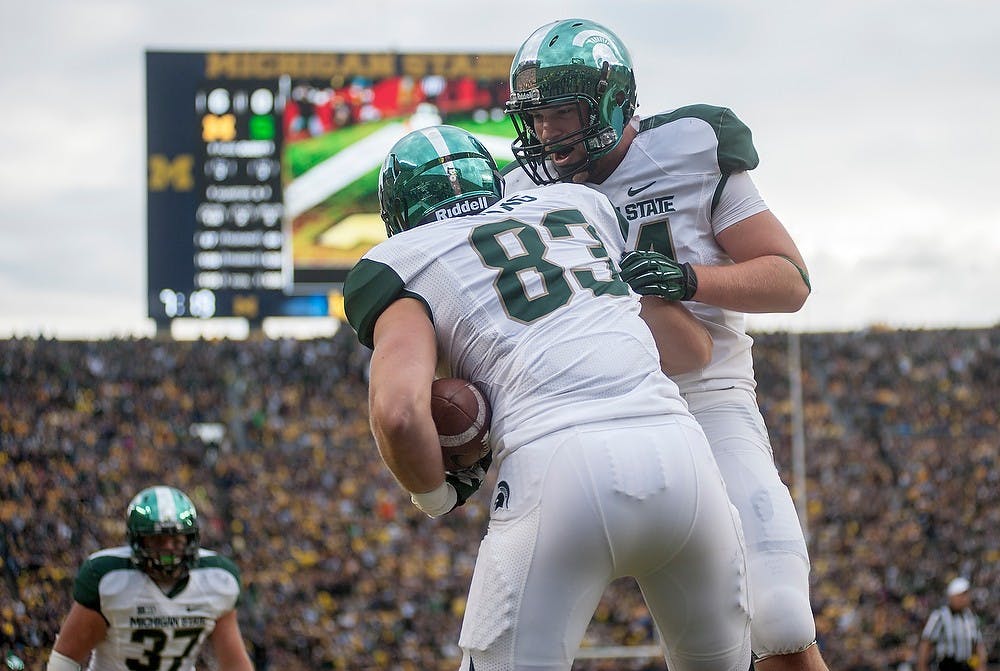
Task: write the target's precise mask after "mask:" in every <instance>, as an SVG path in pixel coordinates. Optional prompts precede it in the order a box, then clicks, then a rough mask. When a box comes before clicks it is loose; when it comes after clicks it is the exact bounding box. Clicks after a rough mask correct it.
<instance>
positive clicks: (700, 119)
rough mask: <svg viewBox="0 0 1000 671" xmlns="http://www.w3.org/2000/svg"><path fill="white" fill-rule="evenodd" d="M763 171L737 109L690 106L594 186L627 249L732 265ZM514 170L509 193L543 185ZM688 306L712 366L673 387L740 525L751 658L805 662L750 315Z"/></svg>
mask: <svg viewBox="0 0 1000 671" xmlns="http://www.w3.org/2000/svg"><path fill="white" fill-rule="evenodd" d="M757 164H758V157H757V152H756V150H755V149H754V146H753V142H752V140H751V134H750V130H749V128H747V126H746V125H744V124H743V122H741V121H740V120H739V119H738V118H737V117H736V116H735V115H734V114H733V113H732V111H730V110H729V109H726V108H722V107H713V106H709V105H691V106H687V107H681V108H679V109H676V110H674V111H671V112H665V113H663V114H658V115H656V116H652V117H649V118H645V119H641V120H640V121H639V122H638V134H637V135H636V136H635V138H634V139H633V141H632V144H631V146H630V147H629V148H628V151H627V153H626V154H625V157H624V159H623V160H622V162H621V164H620V165H619V166H618V167H617V168H616V169H615V171H614V172H613V173H612V174H611V176H609V177H608V178H607V179H605V180H604V182H602V183H601V184H591V183H589V182H588V183H586V186H588V187H590V188H592V189H594V190H596V191H599V192H601V193H603V194H605V195H607V196H608V198H609V199H610V200H611V202H612V203H614V204H615V207H616V208H617V210H618V211H619V213H620V214H621V216H622V217H623V218H624V219H625V221H626V222H627V233H626V235H627V243H626V248H627V249H643V250H649V249H652V250H654V251H658V252H661V253H663V254H666V255H668V256H670V257H672V258H675V259H676V260H678V261H680V262H682V263H685V262H686V263H691V264H693V265H712V266H718V265H728V264H731V263H733V261H732V259H730V258H729V256H728V255H727V254H726V252H725V251H724V250H723V249H722V247H720V246H719V244H718V242H717V241H716V236H717V235H718V234H719V233H721V232H722V231H724V230H725V229H727V228H728V227H730V226H732V225H733V224H736V223H737V222H740V221H742V220H744V219H746V218H747V217H750V216H752V215H754V214H757V213H759V212H762V211H765V210H766V209H767V205H766V204H765V203H764V200H763V199H762V198H761V196H760V194H759V193H758V192H757V189H756V187H755V186H754V184H753V182H752V180H751V178H750V176H749V174H748V173H747V171H748V170H751V169H753V168H755V167H756V166H757ZM511 165H512V166H513V168H511V169H510V170H509V171H508V174H506V175H505V180H506V184H507V187H508V188H509V189H518V188H524V187H525V186H526V185H529V184H531V185H533V184H534V183H533V182H532V181H531V180H530V178H529V177H528V176H527V174H525V173H524V172H523V170H521V169H520V168H518V166H517V165H516V164H511ZM685 305H686V306H687V307H688V309H690V310H691V312H693V313H694V314H695V315H696V316H698V317H699V318H700V319H701V320H702V322H703V323H704V324H705V326H706V328H707V329H708V330H709V333H711V335H712V340H713V351H712V360H711V362H710V363H709V365H708V366H706V367H705V368H702V369H701V370H697V371H694V372H691V373H686V374H683V375H677V376H674V380H675V381H676V382H677V385H678V387H679V388H680V390H681V393H682V394H683V395H684V398H685V400H686V401H687V402H688V406H689V408H690V410H691V412H692V413H693V414H694V416H695V417H696V418H697V419H698V422H699V424H701V426H702V428H703V429H704V430H705V434H706V435H707V436H708V439H709V442H710V443H711V444H712V450H713V452H714V454H715V458H716V460H717V461H718V463H719V468H720V469H721V470H722V474H723V477H724V478H725V480H726V486H727V488H728V490H729V496H730V499H731V500H732V501H733V503H734V505H735V506H736V507H737V509H738V510H739V512H740V516H741V518H742V521H743V530H744V534H745V537H746V542H747V550H748V552H749V558H750V567H751V584H752V586H753V592H752V593H753V599H754V601H753V605H754V619H753V635H752V639H753V646H754V652H755V653H756V654H757V655H758V656H761V657H766V656H771V655H774V654H783V653H789V652H797V651H799V650H802V649H803V648H805V647H806V646H808V645H809V644H811V643H812V642H813V640H814V639H815V635H816V634H815V625H814V620H813V615H812V609H811V605H810V602H809V559H808V552H807V549H806V543H805V538H804V536H803V533H802V529H801V526H800V525H799V521H798V514H797V512H796V509H795V505H794V503H793V501H792V498H791V495H790V493H789V491H788V488H787V487H786V486H785V484H784V483H783V482H782V481H781V477H780V474H779V472H778V470H777V468H776V467H775V464H774V455H773V453H772V450H771V445H770V441H769V438H768V434H767V428H766V426H765V423H764V419H763V417H762V416H761V414H760V410H759V408H758V406H757V402H756V395H755V391H754V390H755V388H756V382H755V380H754V371H753V358H752V354H751V346H752V344H753V339H752V338H751V337H750V336H749V335H747V333H746V327H745V317H744V314H743V313H741V312H737V311H734V310H726V309H723V308H720V307H716V306H713V305H706V304H704V303H698V302H696V301H690V302H687V303H685Z"/></svg>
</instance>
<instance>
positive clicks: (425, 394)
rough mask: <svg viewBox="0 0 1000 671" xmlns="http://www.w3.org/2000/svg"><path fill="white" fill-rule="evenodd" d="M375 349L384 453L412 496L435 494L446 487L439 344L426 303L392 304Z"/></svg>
mask: <svg viewBox="0 0 1000 671" xmlns="http://www.w3.org/2000/svg"><path fill="white" fill-rule="evenodd" d="M374 345H375V347H374V351H373V352H372V358H371V373H370V379H369V386H368V403H369V410H370V415H371V426H372V433H373V434H374V436H375V442H376V444H377V445H378V449H379V453H380V454H381V455H382V459H383V461H385V464H386V466H388V467H389V470H390V471H392V474H393V476H395V478H396V480H397V481H398V482H399V484H400V485H401V486H402V487H403V488H405V489H406V490H407V491H409V492H411V493H414V492H415V493H422V492H430V491H433V490H435V489H436V488H438V487H440V486H441V485H442V483H443V482H444V462H443V460H442V457H441V447H440V444H439V442H438V435H437V429H436V428H435V426H434V420H433V419H432V417H431V382H432V381H433V379H434V369H435V367H436V365H437V342H436V340H435V337H434V326H433V324H432V323H431V320H430V317H428V315H427V311H426V309H425V307H424V305H423V303H421V302H420V301H418V300H416V299H413V298H401V299H399V300H397V301H395V302H393V303H392V304H391V305H389V306H388V307H387V308H386V309H385V310H384V311H383V312H382V314H381V315H379V317H378V320H377V321H376V323H375V330H374Z"/></svg>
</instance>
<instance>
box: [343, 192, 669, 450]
mask: <svg viewBox="0 0 1000 671" xmlns="http://www.w3.org/2000/svg"><path fill="white" fill-rule="evenodd" d="M508 193H510V191H509V190H508ZM621 225H622V223H621V222H620V220H619V218H618V217H617V215H616V213H615V210H614V208H613V207H612V206H611V204H610V202H609V201H608V200H607V198H605V197H604V196H603V195H601V194H599V193H597V192H596V191H594V190H591V189H588V188H587V187H583V186H579V185H572V184H560V185H554V186H551V187H547V188H545V189H537V188H536V189H532V190H529V191H524V192H521V193H517V194H515V195H513V196H510V197H508V198H505V199H504V200H501V201H500V202H498V203H496V204H494V205H493V206H491V207H489V208H488V209H487V210H485V211H483V212H481V213H479V214H477V215H473V216H465V217H456V218H452V219H445V220H442V221H438V222H434V223H429V224H424V225H422V226H419V227H416V228H413V229H411V230H407V231H403V232H402V233H399V234H396V235H393V236H392V237H391V238H389V239H388V240H386V241H385V242H383V243H381V244H379V245H377V246H376V247H374V248H373V249H371V250H370V251H369V252H368V253H367V254H365V256H364V258H363V259H362V260H361V261H360V262H359V263H358V264H357V266H355V268H354V269H353V270H352V271H351V273H350V275H349V276H348V278H347V281H346V283H345V286H344V296H345V307H346V311H347V316H348V319H349V320H350V322H351V324H352V326H354V328H355V330H356V331H357V332H358V337H359V338H360V340H361V342H362V343H364V344H365V345H367V346H369V347H370V346H372V334H373V331H374V326H375V321H376V320H377V318H378V316H379V315H380V314H381V313H382V311H383V310H384V309H385V308H386V307H388V306H389V305H390V304H391V303H392V302H393V301H395V300H396V299H398V298H401V297H407V296H409V297H415V298H419V299H420V300H421V301H423V302H424V304H425V305H426V306H427V309H428V312H429V315H430V317H431V319H432V321H433V323H434V329H435V332H436V336H437V344H438V360H439V364H444V366H445V367H446V368H447V370H445V371H443V374H446V375H451V376H454V377H460V378H464V379H467V380H470V381H472V382H474V383H476V384H477V385H479V387H480V388H481V389H482V391H484V392H485V393H486V395H487V396H488V398H489V400H490V404H491V406H492V410H493V423H492V430H491V436H492V438H491V440H492V441H493V442H494V444H493V449H494V454H495V455H496V456H497V457H498V458H503V455H504V452H505V451H506V450H510V449H516V447H517V446H519V445H523V444H524V443H526V442H528V441H531V440H533V439H535V438H537V437H538V436H541V435H544V434H548V433H551V432H553V431H557V430H559V429H562V428H566V427H569V426H576V425H579V424H584V423H587V422H599V421H603V420H605V419H621V418H624V417H634V416H649V415H657V414H663V413H672V412H681V413H685V414H686V413H687V409H686V405H685V404H684V402H683V401H682V400H681V398H680V396H679V393H678V391H677V387H676V385H675V384H674V383H673V382H671V381H670V380H669V379H668V378H667V377H666V376H665V375H663V374H662V373H661V371H660V366H659V354H658V352H657V350H656V345H655V343H654V342H653V339H652V336H651V334H650V333H649V329H648V328H647V327H646V324H645V322H644V321H642V319H641V318H640V317H639V307H640V306H639V301H638V299H637V297H636V295H635V294H634V293H632V292H631V291H630V290H629V288H628V286H627V285H626V284H625V283H624V282H622V281H621V279H619V278H618V276H617V273H616V272H615V267H616V266H614V265H613V262H616V261H617V260H618V259H619V258H620V257H621V254H622V252H623V249H624V247H623V245H624V238H623V235H622V228H621Z"/></svg>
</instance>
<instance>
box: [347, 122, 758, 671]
mask: <svg viewBox="0 0 1000 671" xmlns="http://www.w3.org/2000/svg"><path fill="white" fill-rule="evenodd" d="M502 193H503V188H502V179H501V177H500V175H499V173H498V171H497V169H496V164H495V163H494V161H493V159H492V157H490V156H489V154H488V153H487V151H486V149H485V148H484V147H483V146H482V144H480V143H479V142H478V141H477V140H476V139H475V138H474V137H473V136H471V135H470V134H468V133H467V132H465V131H463V130H460V129H458V128H454V127H450V126H437V127H430V128H425V129H421V130H417V131H413V132H412V133H410V134H409V135H407V136H406V137H404V138H403V139H402V140H400V141H399V142H398V143H397V144H396V145H395V146H394V147H393V148H392V150H391V152H390V154H389V156H388V157H387V158H386V160H385V162H384V164H383V167H382V170H381V173H380V175H379V200H380V203H381V210H382V218H383V219H384V220H385V222H386V228H387V232H388V233H389V235H390V237H389V239H388V240H387V241H385V242H383V243H381V244H379V245H377V246H376V247H375V248H373V249H372V250H370V251H369V252H368V253H367V254H366V255H365V257H364V258H363V259H362V260H361V261H360V262H359V263H358V264H357V266H355V268H354V269H353V270H352V271H351V273H350V274H349V275H348V278H347V281H346V283H345V301H346V311H347V316H348V319H349V320H350V322H351V324H352V325H353V326H354V328H355V329H356V330H357V332H358V336H359V339H360V340H361V342H362V343H363V344H365V345H367V346H369V347H373V348H374V352H373V353H372V360H371V378H370V389H369V404H370V410H371V424H372V431H373V433H374V435H375V438H376V443H377V445H378V449H379V451H380V453H381V454H382V457H383V459H384V461H385V463H386V464H387V466H388V467H389V468H390V470H391V471H392V473H393V475H394V476H395V477H396V479H397V480H398V482H399V483H400V485H401V486H402V487H403V488H405V489H406V491H408V492H410V495H411V499H412V501H413V502H414V504H415V505H416V506H417V507H418V508H420V509H421V510H423V511H424V512H425V513H427V514H428V515H430V516H431V517H436V516H439V515H443V514H446V513H448V512H450V511H451V510H452V509H454V507H455V506H457V505H462V504H463V503H464V502H465V500H466V499H467V498H468V497H469V496H470V495H471V494H472V493H473V492H474V491H475V490H476V489H477V488H478V486H479V485H480V484H481V482H482V480H483V478H484V476H485V474H484V472H483V467H489V463H488V462H489V458H488V457H487V458H485V460H484V462H481V463H480V465H479V466H478V467H474V468H472V469H467V470H465V471H461V472H453V473H446V472H445V470H444V466H443V464H442V458H441V449H440V446H439V444H438V437H437V431H436V429H435V426H434V423H433V419H432V417H431V411H430V405H431V404H430V389H431V382H432V380H433V378H434V375H435V369H438V371H439V372H440V374H441V375H443V376H454V377H460V378H464V379H467V380H470V381H472V382H474V383H475V384H477V385H478V386H479V387H480V389H481V390H482V391H483V392H485V395H486V397H487V398H488V399H489V402H490V404H491V406H492V410H493V422H492V427H491V438H490V442H491V446H492V449H493V454H494V455H495V461H496V465H497V484H496V488H495V491H494V493H493V496H492V498H491V499H490V501H491V504H490V508H491V511H490V523H489V529H488V532H487V535H486V537H485V538H484V539H483V541H482V543H481V545H480V548H479V554H478V557H477V561H476V568H475V572H474V575H473V579H472V585H471V587H470V593H469V599H468V604H467V608H466V612H465V617H464V620H463V623H462V631H461V635H460V638H459V645H460V646H461V648H462V651H463V659H462V664H461V668H462V669H463V670H464V671H472V670H473V669H474V670H475V671H499V670H515V669H516V670H527V669H532V670H535V671H542V670H553V671H555V670H562V671H568V670H569V669H570V667H571V665H572V662H573V658H574V656H575V654H576V651H577V649H578V647H579V644H580V642H581V640H582V638H583V635H584V633H585V630H586V627H587V625H588V624H589V622H590V620H591V618H592V616H593V613H594V610H595V609H596V607H597V605H598V602H599V600H600V598H601V595H602V593H603V592H604V589H605V587H606V586H607V584H608V583H609V582H610V581H611V580H613V579H615V578H617V577H619V576H622V575H634V576H635V577H636V579H637V581H638V583H639V584H640V585H641V587H642V589H643V591H644V594H645V595H646V599H647V603H648V605H649V609H650V612H651V613H652V616H653V618H654V619H655V621H656V623H657V625H658V627H659V629H660V631H661V633H662V634H663V640H664V643H665V648H666V653H665V654H666V656H667V660H668V664H669V666H670V668H671V671H695V670H698V671H707V670H709V669H718V670H719V671H734V670H740V669H745V668H746V665H748V664H749V662H750V649H749V613H748V610H747V608H748V606H747V601H746V591H745V590H746V575H745V570H746V565H745V557H744V551H743V547H742V542H741V539H740V529H739V517H738V515H737V514H736V513H735V510H734V509H733V507H732V506H731V505H730V503H729V502H728V500H727V498H726V494H725V489H724V485H723V483H722V479H721V476H720V474H719V472H718V469H717V467H716V465H715V462H714V460H713V459H712V456H711V450H710V449H709V447H708V444H707V442H706V440H705V436H704V433H703V432H702V430H701V429H700V427H699V426H698V424H697V422H696V421H695V420H694V418H693V417H691V415H690V413H688V412H687V410H686V409H685V407H684V403H683V401H682V400H681V398H680V396H679V394H678V392H677V387H676V385H675V384H674V383H673V382H671V381H670V379H669V378H668V377H667V376H666V375H664V374H663V373H662V372H661V370H660V361H659V360H660V358H661V357H663V356H664V355H662V354H661V353H658V351H657V348H656V344H655V342H654V340H653V338H652V336H651V333H650V331H649V329H648V328H647V327H646V325H645V323H643V321H642V319H641V317H640V303H639V300H637V298H636V296H635V294H633V293H632V292H630V291H629V288H628V286H627V285H626V284H625V283H624V282H622V281H621V280H620V279H619V277H618V274H617V268H616V266H615V264H614V262H613V259H617V258H618V257H619V256H620V254H621V252H622V249H623V247H622V245H623V239H622V236H621V231H620V229H619V223H618V221H617V217H616V215H615V211H614V209H613V208H612V206H611V204H610V203H609V202H608V200H607V199H606V198H605V197H604V196H602V195H601V194H599V193H597V192H596V191H592V190H590V189H587V188H585V187H581V186H577V185H561V186H558V187H553V188H551V189H546V190H534V191H528V192H522V193H518V194H513V195H509V196H508V197H506V198H503V199H501V196H502ZM656 302H657V303H659V306H652V307H651V309H650V311H651V312H653V311H655V310H656V308H657V307H662V308H664V309H665V311H666V312H668V313H670V317H669V319H671V320H672V321H673V322H674V325H675V328H676V329H677V330H678V332H680V331H683V330H684V329H685V328H686V329H691V330H695V331H697V330H701V329H702V327H701V326H700V324H699V323H698V321H697V320H695V319H694V318H692V317H691V316H690V315H689V314H688V313H687V312H686V310H680V309H678V308H680V307H681V306H680V305H678V304H673V305H671V304H670V303H667V302H665V301H662V300H659V299H657V301H656ZM702 336H703V338H704V339H705V340H706V341H707V340H708V336H707V333H703V334H702ZM675 354H676V355H678V356H681V357H696V356H698V352H697V351H692V352H688V353H686V354H685V353H683V352H676V353H675ZM671 356H673V355H667V356H666V358H670V357H671Z"/></svg>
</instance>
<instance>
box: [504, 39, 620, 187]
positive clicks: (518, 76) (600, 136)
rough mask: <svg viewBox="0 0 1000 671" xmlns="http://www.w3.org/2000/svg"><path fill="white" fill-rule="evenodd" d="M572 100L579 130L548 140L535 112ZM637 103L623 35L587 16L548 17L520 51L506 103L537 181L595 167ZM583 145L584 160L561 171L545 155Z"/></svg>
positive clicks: (523, 158)
mask: <svg viewBox="0 0 1000 671" xmlns="http://www.w3.org/2000/svg"><path fill="white" fill-rule="evenodd" d="M569 104H577V105H578V108H579V111H580V126H581V128H580V130H579V131H577V132H574V133H571V134H569V135H566V136H565V137H562V138H558V141H557V142H556V143H553V142H549V143H548V144H545V143H543V142H541V140H540V139H539V138H538V136H537V135H536V134H535V129H534V126H533V123H532V117H531V114H532V112H536V111H538V110H542V109H547V108H555V107H562V106H565V105H569ZM635 108H636V90H635V73H634V72H633V70H632V58H631V56H630V55H629V53H628V50H627V49H626V48H625V45H624V44H623V43H622V41H621V40H620V39H618V36H616V35H615V34H614V33H613V32H611V31H610V30H608V29H607V28H605V27H604V26H602V25H600V24H597V23H594V22H593V21H588V20H585V19H566V20H563V21H556V22H553V23H549V24H547V25H544V26H542V27H541V28H539V29H538V30H536V31H535V32H534V33H532V34H531V35H530V36H529V37H528V39H527V40H525V41H524V44H522V45H521V48H520V49H518V51H517V54H516V55H515V56H514V61H513V63H512V65H511V69H510V100H509V101H508V102H507V107H506V113H507V115H508V116H509V117H510V119H511V121H512V122H513V124H514V130H515V131H516V132H517V139H516V140H514V142H513V143H512V144H511V149H512V150H513V152H514V157H515V158H516V159H517V162H518V163H519V164H520V165H521V166H522V167H523V168H524V170H525V172H527V174H528V175H529V176H530V177H531V179H533V180H534V181H535V183H537V184H552V183H554V182H558V181H563V180H567V179H568V178H570V177H572V176H573V175H575V174H577V173H580V172H583V171H586V170H589V169H590V166H591V164H592V163H593V162H594V161H595V160H597V159H598V158H600V157H602V156H604V155H605V154H607V153H608V152H609V151H611V150H612V149H614V148H615V147H616V146H617V145H618V143H619V142H620V141H621V138H622V134H623V132H624V130H625V126H626V124H628V122H629V119H631V118H632V115H633V114H634V113H635ZM576 144H582V145H583V147H584V148H585V149H586V153H587V159H586V160H585V161H583V162H581V163H579V164H578V165H576V166H573V167H572V168H571V169H568V170H565V169H564V170H563V171H562V172H557V171H556V170H555V168H554V167H553V166H552V165H551V164H549V163H547V162H546V159H547V158H548V157H549V156H551V155H552V154H553V153H555V152H557V151H560V150H563V149H565V147H567V146H572V145H576Z"/></svg>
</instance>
